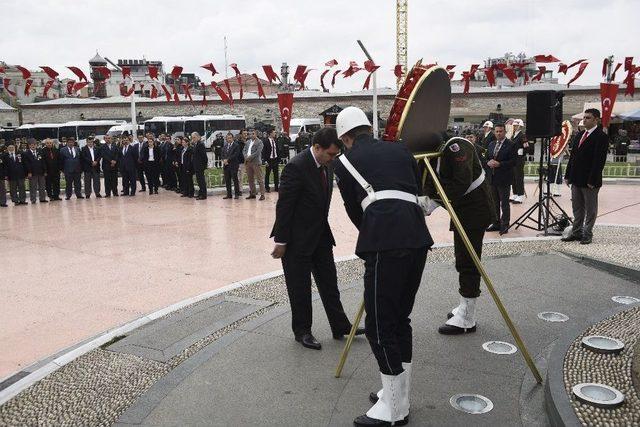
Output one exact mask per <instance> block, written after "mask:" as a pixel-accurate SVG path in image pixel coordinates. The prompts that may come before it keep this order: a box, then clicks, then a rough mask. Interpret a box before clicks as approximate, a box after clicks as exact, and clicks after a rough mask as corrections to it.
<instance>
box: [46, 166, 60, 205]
mask: <svg viewBox="0 0 640 427" xmlns="http://www.w3.org/2000/svg"><path fill="white" fill-rule="evenodd" d="M44 182H45V187H46V188H47V196H49V198H50V199H57V198H59V197H60V172H54V173H48V174H47V176H45V177H44Z"/></svg>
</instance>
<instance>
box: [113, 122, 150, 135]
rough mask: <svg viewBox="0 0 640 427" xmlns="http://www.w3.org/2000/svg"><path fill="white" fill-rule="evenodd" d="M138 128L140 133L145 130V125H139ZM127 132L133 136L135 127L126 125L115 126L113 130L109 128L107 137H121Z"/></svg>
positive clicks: (129, 124)
mask: <svg viewBox="0 0 640 427" xmlns="http://www.w3.org/2000/svg"><path fill="white" fill-rule="evenodd" d="M137 127H138V129H137V130H138V131H143V130H144V125H137ZM125 132H127V133H128V134H129V135H131V134H132V133H134V132H133V126H132V125H131V123H125V124H122V125H115V126H111V128H109V130H108V131H107V135H109V136H120V135H122V134H123V133H125Z"/></svg>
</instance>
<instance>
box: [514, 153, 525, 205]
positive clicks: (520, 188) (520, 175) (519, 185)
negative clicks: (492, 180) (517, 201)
mask: <svg viewBox="0 0 640 427" xmlns="http://www.w3.org/2000/svg"><path fill="white" fill-rule="evenodd" d="M511 189H512V192H513V194H514V195H515V196H524V156H518V157H517V160H516V165H515V166H514V167H513V183H512V184H511Z"/></svg>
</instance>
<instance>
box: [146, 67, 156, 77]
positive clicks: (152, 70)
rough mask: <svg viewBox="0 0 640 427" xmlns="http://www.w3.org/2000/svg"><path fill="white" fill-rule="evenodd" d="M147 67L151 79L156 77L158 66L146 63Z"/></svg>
mask: <svg viewBox="0 0 640 427" xmlns="http://www.w3.org/2000/svg"><path fill="white" fill-rule="evenodd" d="M147 67H148V68H149V78H151V79H156V80H157V79H158V67H156V66H155V65H148V66H147Z"/></svg>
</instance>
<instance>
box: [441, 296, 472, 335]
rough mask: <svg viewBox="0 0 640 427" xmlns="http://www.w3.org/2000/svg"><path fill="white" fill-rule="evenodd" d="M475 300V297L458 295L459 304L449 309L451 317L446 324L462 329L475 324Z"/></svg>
mask: <svg viewBox="0 0 640 427" xmlns="http://www.w3.org/2000/svg"><path fill="white" fill-rule="evenodd" d="M476 300H477V298H465V297H460V304H459V305H458V306H457V307H456V308H454V309H453V310H451V313H453V317H452V318H451V319H449V320H447V323H446V324H447V325H451V326H457V327H458V328H464V329H469V328H473V327H474V326H476Z"/></svg>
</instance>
